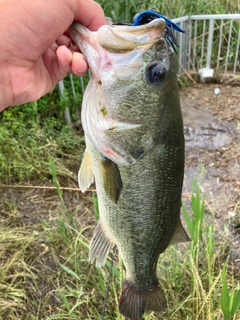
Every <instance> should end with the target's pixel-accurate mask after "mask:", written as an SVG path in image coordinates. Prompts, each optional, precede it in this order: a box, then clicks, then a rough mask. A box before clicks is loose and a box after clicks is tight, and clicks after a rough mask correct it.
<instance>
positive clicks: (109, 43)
mask: <svg viewBox="0 0 240 320" xmlns="http://www.w3.org/2000/svg"><path fill="white" fill-rule="evenodd" d="M165 29H166V23H165V21H164V19H162V18H159V19H154V20H152V21H150V22H149V23H147V24H144V25H140V26H126V25H110V24H107V25H103V26H101V27H100V28H99V29H98V31H95V32H92V31H89V30H88V29H87V28H86V27H84V26H83V25H81V24H80V23H78V22H74V23H73V24H72V25H71V27H70V35H71V37H72V39H73V40H74V42H76V43H77V44H79V41H78V39H77V37H82V38H83V39H84V40H87V39H86V38H89V41H90V42H92V43H93V42H94V40H95V39H94V38H95V37H96V36H97V38H98V42H99V44H100V45H101V46H102V47H103V48H105V50H107V51H109V52H118V53H120V52H126V51H129V50H133V49H135V48H136V47H139V46H140V45H147V44H152V43H154V42H156V40H158V39H159V38H162V37H164V36H165Z"/></svg>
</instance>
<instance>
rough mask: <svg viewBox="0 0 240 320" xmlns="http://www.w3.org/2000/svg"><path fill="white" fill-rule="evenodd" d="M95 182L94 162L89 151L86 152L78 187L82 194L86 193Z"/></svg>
mask: <svg viewBox="0 0 240 320" xmlns="http://www.w3.org/2000/svg"><path fill="white" fill-rule="evenodd" d="M93 181H94V174H93V171H92V161H91V158H90V155H89V153H88V151H87V150H85V151H84V154H83V158H82V163H81V166H80V169H79V171H78V185H79V188H80V190H81V191H82V192H85V191H86V190H87V188H89V187H90V185H91V184H92V183H93Z"/></svg>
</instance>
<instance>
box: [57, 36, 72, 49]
mask: <svg viewBox="0 0 240 320" xmlns="http://www.w3.org/2000/svg"><path fill="white" fill-rule="evenodd" d="M56 43H57V45H58V46H66V47H67V48H69V47H70V43H71V39H70V38H69V37H68V36H65V35H62V36H60V37H59V38H58V39H57V40H56Z"/></svg>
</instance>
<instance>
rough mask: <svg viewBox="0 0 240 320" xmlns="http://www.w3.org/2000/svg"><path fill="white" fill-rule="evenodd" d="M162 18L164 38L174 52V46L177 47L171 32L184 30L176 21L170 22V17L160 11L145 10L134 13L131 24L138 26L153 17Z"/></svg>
mask: <svg viewBox="0 0 240 320" xmlns="http://www.w3.org/2000/svg"><path fill="white" fill-rule="evenodd" d="M158 18H162V19H164V20H165V21H166V30H165V32H166V40H167V41H168V43H169V45H170V46H171V47H172V48H173V50H174V51H175V52H177V50H176V47H178V43H177V40H176V38H175V36H174V34H173V32H172V30H176V31H178V32H182V33H185V31H184V30H183V29H182V28H181V27H179V26H178V25H177V24H176V23H174V22H172V21H171V20H170V19H168V18H166V17H164V16H162V15H161V14H160V13H158V12H157V11H154V10H145V11H143V12H140V13H138V14H136V15H135V17H134V18H133V24H132V26H140V25H143V24H147V23H149V22H150V21H152V20H154V19H158Z"/></svg>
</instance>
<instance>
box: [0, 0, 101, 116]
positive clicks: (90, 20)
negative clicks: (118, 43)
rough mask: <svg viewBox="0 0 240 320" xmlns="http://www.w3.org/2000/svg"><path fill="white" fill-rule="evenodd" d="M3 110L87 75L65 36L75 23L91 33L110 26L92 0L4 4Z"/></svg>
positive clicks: (0, 31)
mask: <svg viewBox="0 0 240 320" xmlns="http://www.w3.org/2000/svg"><path fill="white" fill-rule="evenodd" d="M0 21H1V24H0V43H1V52H0V72H1V79H2V80H1V83H0V111H1V110H3V109H4V108H6V107H7V106H13V105H19V104H23V103H26V102H30V101H34V100H37V99H39V98H40V97H41V96H43V95H44V94H46V93H48V92H51V91H52V90H53V89H54V87H55V85H56V84H57V82H58V81H60V80H62V79H63V78H64V77H66V76H67V74H69V73H75V74H77V75H79V76H81V75H83V74H85V73H86V72H87V68H88V66H87V62H86V60H85V59H84V56H83V55H82V54H81V53H80V52H77V51H78V49H77V47H76V46H74V45H73V44H72V42H71V39H70V38H69V37H68V33H67V32H65V31H66V30H67V29H68V27H69V26H70V25H71V24H72V22H73V21H79V22H80V23H81V24H83V25H85V26H86V27H88V28H89V29H90V30H97V29H98V28H99V27H100V26H101V25H103V24H105V23H106V22H105V18H104V13H103V10H102V9H101V7H100V6H99V5H98V4H97V3H96V2H94V1H93V0H51V1H42V0H35V1H32V0H11V1H9V0H1V11H0Z"/></svg>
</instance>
